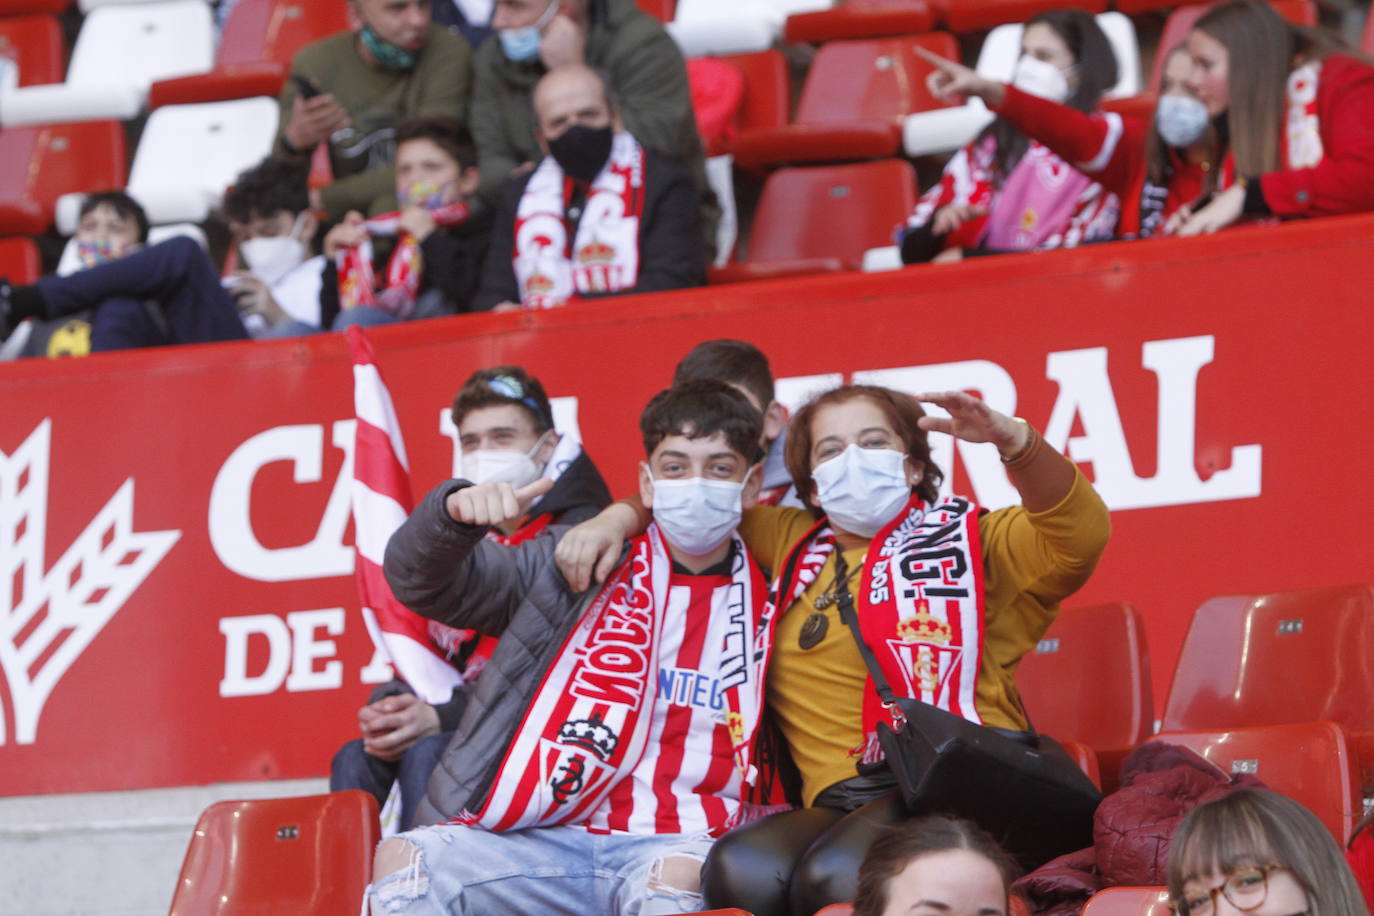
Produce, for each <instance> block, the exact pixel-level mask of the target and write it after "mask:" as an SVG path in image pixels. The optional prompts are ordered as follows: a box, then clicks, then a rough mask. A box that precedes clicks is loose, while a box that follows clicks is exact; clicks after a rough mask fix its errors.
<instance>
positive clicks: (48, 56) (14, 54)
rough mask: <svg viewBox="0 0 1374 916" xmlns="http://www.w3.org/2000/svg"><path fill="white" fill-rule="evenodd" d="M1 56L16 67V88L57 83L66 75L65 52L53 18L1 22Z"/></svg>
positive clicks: (21, 17)
mask: <svg viewBox="0 0 1374 916" xmlns="http://www.w3.org/2000/svg"><path fill="white" fill-rule="evenodd" d="M0 57H8V58H10V59H11V60H13V61H14V62H15V63H17V64H18V65H19V85H20V86H37V85H41V84H44V83H60V82H62V80H63V78H64V77H65V76H66V74H67V52H66V48H65V46H64V45H63V43H62V27H61V26H60V25H58V23H57V17H56V16H45V15H28V16H12V17H6V18H3V19H0Z"/></svg>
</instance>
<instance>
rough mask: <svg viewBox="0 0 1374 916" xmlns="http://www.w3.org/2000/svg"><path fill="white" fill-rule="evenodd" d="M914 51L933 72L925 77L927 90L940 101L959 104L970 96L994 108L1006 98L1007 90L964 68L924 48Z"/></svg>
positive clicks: (999, 84) (997, 83)
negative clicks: (931, 67)
mask: <svg viewBox="0 0 1374 916" xmlns="http://www.w3.org/2000/svg"><path fill="white" fill-rule="evenodd" d="M915 51H916V53H917V54H919V55H921V57H923V58H925V60H926V61H927V62H928V63H929V64H930V65H931V66H933V67H934V68H935V69H934V70H932V71H930V74H929V75H928V76H927V77H926V88H927V89H929V90H930V94H931V95H933V96H935V97H936V98H937V99H939V100H940V101H942V102H962V101H963V100H964V99H966V98H968V97H969V96H977V97H978V98H980V99H982V100H983V101H984V102H986V103H987V104H988V105H989V106H991V107H992V108H996V107H997V106H998V105H1001V104H1002V100H1003V98H1005V97H1006V87H1005V86H1003V85H1002V84H1001V83H999V82H996V81H994V80H990V79H986V78H984V77H981V76H979V75H978V73H977V72H976V71H974V70H971V69H969V68H968V67H965V66H964V65H963V64H961V63H958V62H956V61H952V60H949V59H948V58H945V57H941V56H940V55H938V54H932V53H931V52H930V51H927V50H926V49H925V48H919V47H918V48H916V49H915Z"/></svg>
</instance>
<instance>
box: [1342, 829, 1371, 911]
mask: <svg viewBox="0 0 1374 916" xmlns="http://www.w3.org/2000/svg"><path fill="white" fill-rule="evenodd" d="M1345 860H1346V862H1348V863H1349V864H1350V870H1351V871H1353V872H1354V873H1355V881H1356V882H1357V883H1358V884H1359V885H1360V891H1361V892H1362V893H1363V894H1364V899H1365V903H1366V904H1368V905H1369V907H1370V909H1371V910H1372V911H1374V834H1372V833H1371V832H1370V830H1369V829H1368V828H1366V829H1364V830H1361V831H1360V832H1359V834H1358V835H1357V836H1356V837H1355V839H1354V840H1353V841H1352V842H1351V844H1350V848H1349V849H1347V850H1346V851H1345Z"/></svg>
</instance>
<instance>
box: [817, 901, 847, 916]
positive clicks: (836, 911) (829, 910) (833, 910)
mask: <svg viewBox="0 0 1374 916" xmlns="http://www.w3.org/2000/svg"><path fill="white" fill-rule="evenodd" d="M853 914H854V904H852V903H832V904H830V906H823V907H821V908H820V909H819V910H817V911H816V916H853Z"/></svg>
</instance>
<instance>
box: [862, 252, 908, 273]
mask: <svg viewBox="0 0 1374 916" xmlns="http://www.w3.org/2000/svg"><path fill="white" fill-rule="evenodd" d="M862 269H863V271H864V272H865V273H875V272H877V271H883V270H901V269H902V249H901V248H898V247H897V246H896V245H884V246H882V247H881V248H870V249H868V250H867V251H865V252H864V261H863V268H862Z"/></svg>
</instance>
